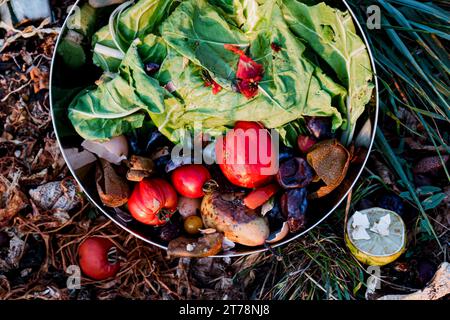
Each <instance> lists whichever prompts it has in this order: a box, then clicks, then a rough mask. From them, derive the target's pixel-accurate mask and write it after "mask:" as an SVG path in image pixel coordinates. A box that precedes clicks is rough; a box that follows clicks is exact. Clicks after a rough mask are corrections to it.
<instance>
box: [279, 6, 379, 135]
mask: <svg viewBox="0 0 450 320" xmlns="http://www.w3.org/2000/svg"><path fill="white" fill-rule="evenodd" d="M282 10H283V15H284V18H285V20H286V22H287V23H288V25H289V27H290V28H291V30H292V31H293V32H294V33H295V34H296V35H297V36H299V37H300V38H302V39H304V40H305V41H306V42H307V44H308V45H309V46H311V47H312V48H313V49H314V51H315V52H316V53H317V54H318V55H319V56H320V57H321V58H322V59H323V60H325V61H326V62H327V63H328V64H329V65H330V66H331V67H332V68H333V70H334V71H335V72H336V75H337V77H338V78H339V79H340V80H341V81H342V83H343V84H344V85H345V87H346V88H347V91H348V98H347V101H346V104H347V106H346V113H347V121H348V126H347V129H346V132H345V134H344V137H343V141H344V143H349V142H350V141H351V139H352V137H353V133H354V129H355V124H356V121H357V120H358V118H359V116H360V115H361V114H362V113H363V111H364V107H365V105H366V104H367V103H368V102H369V101H370V98H371V95H372V90H373V87H374V85H373V83H372V79H373V75H372V71H371V70H372V68H371V65H370V59H369V54H368V52H367V48H366V46H365V45H364V42H363V41H362V39H361V38H360V37H359V36H358V35H357V34H356V30H355V26H354V24H353V20H352V17H351V15H350V13H349V12H341V11H339V10H338V9H334V8H332V7H329V6H327V5H326V4H325V3H319V4H317V5H314V6H307V5H305V4H303V3H301V2H299V1H297V0H283V6H282Z"/></svg>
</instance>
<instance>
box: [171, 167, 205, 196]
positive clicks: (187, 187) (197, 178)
mask: <svg viewBox="0 0 450 320" xmlns="http://www.w3.org/2000/svg"><path fill="white" fill-rule="evenodd" d="M209 179H211V174H210V173H209V171H208V169H206V168H205V167H204V166H202V165H201V164H188V165H185V166H182V167H179V168H177V169H175V170H174V171H173V173H172V184H173V186H174V187H175V189H176V190H177V191H178V193H179V194H181V195H182V196H184V197H187V198H201V197H203V195H204V193H203V185H204V184H205V182H206V181H208V180H209Z"/></svg>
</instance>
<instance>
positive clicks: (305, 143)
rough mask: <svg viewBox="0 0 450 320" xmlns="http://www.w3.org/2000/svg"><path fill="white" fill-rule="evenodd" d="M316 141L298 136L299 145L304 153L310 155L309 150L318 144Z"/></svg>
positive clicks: (308, 137)
mask: <svg viewBox="0 0 450 320" xmlns="http://www.w3.org/2000/svg"><path fill="white" fill-rule="evenodd" d="M316 142H317V141H316V139H314V138H313V137H310V136H302V135H301V136H298V138H297V145H298V148H299V149H300V151H301V152H302V153H308V150H309V149H311V147H312V146H313V145H315V144H316Z"/></svg>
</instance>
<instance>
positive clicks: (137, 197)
mask: <svg viewBox="0 0 450 320" xmlns="http://www.w3.org/2000/svg"><path fill="white" fill-rule="evenodd" d="M177 203H178V197H177V193H176V191H175V189H174V188H173V187H172V186H171V185H170V184H169V183H168V182H167V181H165V180H163V179H159V178H155V179H144V180H142V181H141V182H139V183H138V184H137V185H136V186H135V187H134V190H133V193H132V194H131V197H130V199H129V200H128V209H129V211H130V213H131V215H132V216H133V218H135V219H136V220H137V221H139V222H142V223H145V224H148V225H152V226H160V225H163V224H165V223H166V222H167V221H168V220H169V219H170V217H171V216H172V214H173V213H174V212H175V210H176V209H177Z"/></svg>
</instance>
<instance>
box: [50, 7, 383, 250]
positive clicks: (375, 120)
mask: <svg viewBox="0 0 450 320" xmlns="http://www.w3.org/2000/svg"><path fill="white" fill-rule="evenodd" d="M81 1H86V0H76V1H75V3H74V4H73V5H72V7H71V9H70V11H69V12H68V14H67V17H66V18H65V20H64V23H63V25H62V27H61V29H60V34H59V35H58V38H57V40H56V43H55V47H54V52H53V56H52V62H51V67H50V82H49V83H50V88H49V101H50V111H51V116H52V125H53V129H54V132H55V136H56V140H57V142H58V146H59V149H60V151H61V154H62V156H63V158H64V161H65V163H66V165H67V167H68V168H69V171H70V173H71V174H72V176H73V178H74V179H75V181H76V182H77V184H78V186H79V187H80V189H81V190H82V191H83V193H84V194H85V196H86V197H87V199H88V200H89V202H91V203H92V204H93V205H94V206H95V207H96V208H97V209H99V210H100V211H101V212H102V214H103V215H105V216H106V217H108V219H109V220H111V221H113V222H114V223H115V224H116V225H117V226H118V227H120V228H121V229H123V230H125V231H127V232H128V233H130V234H132V235H133V236H135V237H137V238H138V239H141V240H142V241H144V242H146V243H149V244H151V245H154V246H156V247H158V248H160V249H163V250H166V251H167V246H165V245H162V244H160V243H157V242H154V241H152V240H149V239H148V238H146V237H144V236H142V235H140V234H139V233H137V232H135V231H133V230H131V229H130V228H128V227H127V226H126V225H124V224H122V223H120V221H118V220H117V219H115V218H114V217H112V216H111V215H110V214H109V213H108V212H107V211H106V210H105V209H104V208H103V207H102V206H101V205H99V204H98V203H97V201H95V200H94V199H93V198H92V196H91V195H90V194H89V192H88V191H87V190H85V188H84V187H83V183H82V182H81V181H80V179H79V177H78V175H77V174H76V172H75V170H74V169H73V168H72V166H71V164H70V161H69V160H68V158H67V155H66V154H65V152H64V149H63V147H62V144H61V139H60V137H59V134H58V130H57V127H56V121H55V119H56V118H55V112H54V108H53V90H52V88H53V74H54V62H55V58H56V54H57V52H56V51H57V50H56V49H57V48H58V46H59V44H60V41H61V39H62V34H63V31H64V30H65V29H66V27H67V23H68V18H69V17H70V16H71V15H72V14H73V12H74V10H75V8H76V7H77V6H78V4H79V3H80V2H81ZM327 1H328V0H324V2H325V3H326V2H327ZM342 2H343V4H344V5H345V7H346V8H347V10H348V12H349V13H350V15H351V17H352V20H353V22H354V23H355V25H356V26H357V31H358V32H359V35H360V36H361V37H362V39H363V41H364V44H365V46H366V49H367V52H368V54H369V58H370V64H371V67H372V73H373V77H374V84H375V88H374V92H373V93H372V97H373V98H374V100H375V106H374V115H373V116H374V118H373V123H372V135H371V139H370V144H369V147H368V149H367V150H368V152H367V155H366V157H365V159H364V161H363V162H362V164H361V167H360V169H359V171H358V172H357V173H356V175H355V177H354V179H353V181H352V182H351V184H350V186H349V187H348V189H347V190H346V191H345V192H343V194H342V195H341V197H340V199H339V200H338V201H336V203H335V204H334V206H333V207H332V208H331V209H329V210H328V212H327V213H325V214H324V215H323V217H322V218H320V219H319V220H317V221H316V222H315V223H314V224H313V225H311V226H310V227H308V228H307V229H305V230H303V231H302V232H299V233H297V234H295V235H294V236H292V237H290V238H288V239H285V240H282V241H279V242H277V243H274V244H271V245H270V246H264V247H262V248H258V249H251V247H249V248H250V249H248V250H245V251H242V252H234V251H233V252H230V253H228V254H226V253H224V254H217V255H213V256H210V258H225V257H242V256H247V255H250V254H256V253H262V252H265V251H268V250H272V249H275V248H277V247H281V246H283V245H285V244H287V243H289V242H291V241H294V240H297V239H298V238H300V237H301V236H303V235H305V234H306V233H308V232H309V231H311V230H312V229H314V228H315V227H317V226H318V225H319V224H321V223H322V222H323V221H324V220H325V219H327V218H328V217H329V216H330V215H331V214H332V213H333V212H334V211H335V210H336V209H337V208H338V207H339V206H340V205H341V203H342V202H343V201H344V199H346V198H347V197H348V195H349V193H350V191H351V190H352V189H353V187H354V186H355V184H356V183H357V182H358V180H359V178H360V177H361V174H362V172H363V170H364V168H365V166H366V164H367V161H368V159H369V157H370V153H371V151H372V147H373V144H374V141H375V135H376V131H377V125H378V116H379V85H378V76H377V72H376V64H375V58H374V56H373V53H372V50H371V47H370V45H369V41H368V40H367V36H366V34H365V32H364V29H363V28H362V26H361V24H360V23H359V21H358V19H357V18H356V15H355V13H354V12H353V10H352V9H351V7H350V5H349V4H348V3H347V1H346V0H342Z"/></svg>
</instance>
